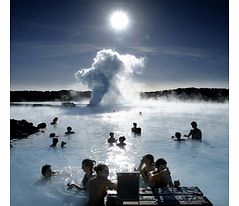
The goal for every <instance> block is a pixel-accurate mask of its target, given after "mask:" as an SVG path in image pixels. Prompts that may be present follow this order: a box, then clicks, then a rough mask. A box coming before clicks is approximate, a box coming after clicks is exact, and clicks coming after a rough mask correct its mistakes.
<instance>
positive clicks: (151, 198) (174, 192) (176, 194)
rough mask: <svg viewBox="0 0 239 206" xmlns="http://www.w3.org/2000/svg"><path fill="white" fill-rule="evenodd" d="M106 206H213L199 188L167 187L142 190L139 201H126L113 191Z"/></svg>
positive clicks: (109, 194) (140, 190)
mask: <svg viewBox="0 0 239 206" xmlns="http://www.w3.org/2000/svg"><path fill="white" fill-rule="evenodd" d="M106 205H107V206H118V205H131V206H134V205H135V206H136V205H144V206H149V205H164V206H174V205H175V206H176V205H180V206H213V204H212V203H211V202H210V201H209V200H208V199H207V197H205V196H204V195H203V193H202V192H201V191H200V189H199V188H198V187H178V188H168V187H167V188H163V189H160V188H159V189H155V190H154V191H152V190H151V189H150V188H140V189H139V194H138V200H129V199H128V200H124V199H122V198H120V197H118V195H117V192H116V191H112V192H110V193H108V196H107V201H106Z"/></svg>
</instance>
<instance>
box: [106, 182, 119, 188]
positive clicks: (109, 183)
mask: <svg viewBox="0 0 239 206" xmlns="http://www.w3.org/2000/svg"><path fill="white" fill-rule="evenodd" d="M107 186H108V189H109V190H116V189H117V184H116V183H114V182H111V181H110V180H108V184H107Z"/></svg>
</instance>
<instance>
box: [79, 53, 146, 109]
mask: <svg viewBox="0 0 239 206" xmlns="http://www.w3.org/2000/svg"><path fill="white" fill-rule="evenodd" d="M145 62H146V59H145V58H143V57H139V58H137V57H135V56H134V55H131V54H119V53H118V52H116V51H113V50H111V49H107V50H106V49H103V50H100V51H98V52H97V54H96V57H95V58H94V59H93V63H92V65H91V67H90V68H82V69H80V70H79V71H78V72H76V73H75V77H76V79H77V80H78V81H79V82H81V83H83V84H85V85H87V86H88V88H89V89H91V90H92V95H91V100H90V103H89V104H90V105H98V104H100V103H101V101H102V102H103V103H105V104H115V103H123V102H124V103H129V102H130V100H132V99H135V98H137V95H136V92H135V91H133V89H132V86H131V82H132V79H131V77H132V76H133V75H135V74H140V73H142V69H143V68H144V67H145Z"/></svg>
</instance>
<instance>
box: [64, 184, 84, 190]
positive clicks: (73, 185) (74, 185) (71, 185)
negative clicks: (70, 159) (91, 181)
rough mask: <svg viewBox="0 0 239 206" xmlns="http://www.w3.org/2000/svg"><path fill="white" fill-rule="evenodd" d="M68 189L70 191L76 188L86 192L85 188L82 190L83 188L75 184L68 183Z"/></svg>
mask: <svg viewBox="0 0 239 206" xmlns="http://www.w3.org/2000/svg"><path fill="white" fill-rule="evenodd" d="M67 187H68V188H67V189H68V190H71V189H73V188H76V189H77V190H84V188H82V187H81V186H79V185H77V184H75V183H72V184H70V183H68V184H67Z"/></svg>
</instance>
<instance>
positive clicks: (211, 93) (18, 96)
mask: <svg viewBox="0 0 239 206" xmlns="http://www.w3.org/2000/svg"><path fill="white" fill-rule="evenodd" d="M90 97H91V91H82V92H79V91H74V90H60V91H28V90H24V91H11V92H10V101H11V102H44V101H59V102H62V101H82V100H85V99H90ZM140 97H141V98H142V99H149V98H151V99H152V98H153V99H166V100H174V99H176V100H180V101H211V102H226V101H228V100H229V89H218V88H194V87H190V88H178V89H172V90H163V91H152V92H140Z"/></svg>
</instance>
